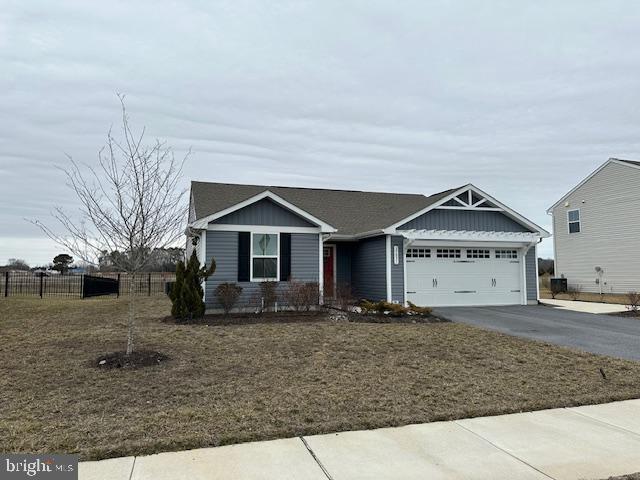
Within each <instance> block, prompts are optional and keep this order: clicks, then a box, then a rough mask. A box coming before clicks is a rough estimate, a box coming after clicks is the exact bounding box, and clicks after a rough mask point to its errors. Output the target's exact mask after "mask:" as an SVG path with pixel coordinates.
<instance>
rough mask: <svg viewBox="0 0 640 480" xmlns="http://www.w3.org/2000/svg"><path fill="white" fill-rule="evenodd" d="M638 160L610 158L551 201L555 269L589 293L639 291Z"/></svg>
mask: <svg viewBox="0 0 640 480" xmlns="http://www.w3.org/2000/svg"><path fill="white" fill-rule="evenodd" d="M639 209H640V161H637V160H622V159H619V158H610V159H608V160H607V161H606V162H604V163H603V164H602V165H600V166H599V167H598V168H597V169H596V170H595V171H593V172H592V173H591V174H590V175H588V176H587V177H586V178H584V179H583V180H582V181H581V182H579V183H578V184H577V185H576V186H575V187H573V188H572V189H571V190H569V191H568V192H567V193H566V194H565V195H563V196H562V197H561V198H560V199H559V200H558V201H557V202H556V203H554V204H553V205H552V206H551V207H549V209H548V210H547V213H549V214H551V215H552V216H553V247H554V252H555V274H556V276H558V277H564V278H566V279H567V284H568V285H569V288H573V289H578V290H581V291H584V292H590V293H622V294H624V293H627V292H630V291H640V255H639V254H638V246H639V245H640V242H639V240H640V222H638V219H639V216H638V211H639Z"/></svg>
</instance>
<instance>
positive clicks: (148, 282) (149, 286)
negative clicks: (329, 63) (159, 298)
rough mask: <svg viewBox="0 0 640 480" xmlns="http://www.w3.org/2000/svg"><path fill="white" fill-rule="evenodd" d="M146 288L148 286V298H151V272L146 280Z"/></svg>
mask: <svg viewBox="0 0 640 480" xmlns="http://www.w3.org/2000/svg"><path fill="white" fill-rule="evenodd" d="M147 286H148V291H149V295H148V296H149V297H150V296H151V272H149V277H148V280H147Z"/></svg>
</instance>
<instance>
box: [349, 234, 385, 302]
mask: <svg viewBox="0 0 640 480" xmlns="http://www.w3.org/2000/svg"><path fill="white" fill-rule="evenodd" d="M386 268H387V266H386V237H385V236H380V237H374V238H368V239H365V240H361V241H360V242H358V244H357V247H356V248H355V249H354V252H353V257H352V262H351V279H352V283H351V285H352V288H353V293H354V295H356V296H357V297H359V298H366V299H368V300H386V298H387V274H386V272H387V270H386Z"/></svg>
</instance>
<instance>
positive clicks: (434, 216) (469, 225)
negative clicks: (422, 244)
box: [398, 209, 530, 232]
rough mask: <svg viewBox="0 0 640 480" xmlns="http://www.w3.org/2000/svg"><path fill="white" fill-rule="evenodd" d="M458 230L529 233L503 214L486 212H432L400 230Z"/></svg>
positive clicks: (399, 228)
mask: <svg viewBox="0 0 640 480" xmlns="http://www.w3.org/2000/svg"><path fill="white" fill-rule="evenodd" d="M414 229H415V230H458V231H467V232H528V231H530V230H528V229H527V228H526V227H525V226H523V225H520V224H519V223H518V222H516V221H515V220H513V219H511V218H509V217H508V216H506V215H505V214H503V213H500V212H492V211H484V210H477V211H476V210H438V209H435V210H431V211H429V212H427V213H425V214H423V215H420V216H419V217H416V218H414V219H413V220H410V221H409V222H407V223H405V224H404V225H402V226H400V227H398V230H414Z"/></svg>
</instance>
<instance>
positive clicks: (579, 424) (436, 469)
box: [79, 400, 640, 480]
mask: <svg viewBox="0 0 640 480" xmlns="http://www.w3.org/2000/svg"><path fill="white" fill-rule="evenodd" d="M639 471H640V400H629V401H625V402H616V403H608V404H604V405H594V406H586V407H577V408H561V409H554V410H543V411H539V412H531V413H519V414H513V415H501V416H497V417H483V418H474V419H466V420H458V421H453V422H436V423H427V424H421V425H409V426H406V427H399V428H383V429H379V430H369V431H358V432H345V433H336V434H328V435H315V436H310V437H303V438H290V439H284V440H274V441H269V442H256V443H246V444H240V445H230V446H225V447H217V448H206V449H199V450H189V451H184V452H170V453H161V454H158V455H150V456H145V457H135V458H134V457H125V458H117V459H111V460H103V461H100V462H83V463H81V464H80V476H79V478H80V480H98V479H99V480H104V479H109V480H205V479H206V480H221V479H233V480H257V479H260V480H265V479H274V480H276V479H277V480H294V479H296V480H297V479H300V480H327V479H330V480H357V479H372V480H373V479H376V480H378V479H394V480H395V479H397V480H400V479H402V480H410V479H415V480H418V479H421V480H422V479H425V478H428V479H434V480H437V479H460V480H462V479H465V480H466V479H479V480H480V479H482V480H487V479H510V480H512V479H550V478H551V479H558V480H560V479H562V480H564V479H567V480H568V479H603V478H607V477H609V476H612V475H622V474H627V473H633V472H639Z"/></svg>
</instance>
